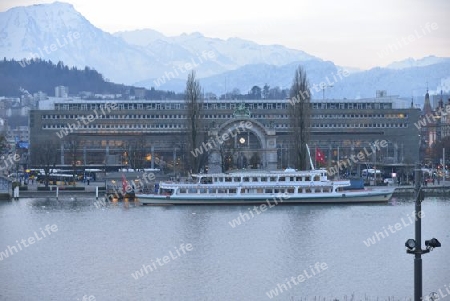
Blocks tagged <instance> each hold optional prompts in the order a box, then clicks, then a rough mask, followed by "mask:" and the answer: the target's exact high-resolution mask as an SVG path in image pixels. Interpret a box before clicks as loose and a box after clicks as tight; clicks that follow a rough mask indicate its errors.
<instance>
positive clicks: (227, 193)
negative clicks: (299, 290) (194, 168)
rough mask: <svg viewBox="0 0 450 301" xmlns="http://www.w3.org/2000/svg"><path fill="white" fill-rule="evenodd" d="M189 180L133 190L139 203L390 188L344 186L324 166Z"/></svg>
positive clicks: (337, 199)
mask: <svg viewBox="0 0 450 301" xmlns="http://www.w3.org/2000/svg"><path fill="white" fill-rule="evenodd" d="M192 178H193V181H187V182H173V181H165V182H164V181H163V182H160V183H159V184H156V185H155V189H154V193H145V194H144V193H136V197H137V198H138V200H139V201H140V202H141V203H142V204H251V203H255V204H257V203H266V202H267V203H272V204H273V203H277V204H278V203H365V202H387V201H389V199H390V198H391V196H392V193H393V192H394V189H393V188H392V187H389V188H376V189H367V188H362V189H357V190H347V189H348V188H349V187H350V180H342V181H333V180H329V179H328V178H327V171H326V170H308V171H297V170H294V169H286V170H284V171H241V172H230V173H217V174H196V175H192Z"/></svg>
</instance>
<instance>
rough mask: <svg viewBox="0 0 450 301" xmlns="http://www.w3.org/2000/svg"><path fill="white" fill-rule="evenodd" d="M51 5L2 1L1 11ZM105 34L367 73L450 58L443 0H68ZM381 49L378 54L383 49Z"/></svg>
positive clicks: (449, 29) (445, 0)
mask: <svg viewBox="0 0 450 301" xmlns="http://www.w3.org/2000/svg"><path fill="white" fill-rule="evenodd" d="M51 2H53V1H45V0H42V1H33V0H0V11H5V10H7V9H9V8H11V7H14V6H19V5H30V4H36V3H51ZM65 2H69V3H71V4H73V6H74V7H75V9H76V10H77V11H79V12H80V13H81V14H82V15H83V16H85V17H86V18H87V19H88V20H89V21H90V22H91V23H92V24H93V25H95V26H97V27H99V28H101V29H102V30H104V31H107V32H111V33H113V32H116V31H124V30H134V29H143V28H151V29H154V30H157V31H160V32H162V33H163V34H165V35H168V36H173V35H179V34H181V33H183V32H186V33H191V32H196V31H197V32H200V33H202V34H203V35H205V36H208V37H216V38H222V39H226V38H229V37H240V38H243V39H248V40H252V41H255V42H257V43H260V44H281V45H284V46H286V47H289V48H294V49H300V50H303V51H306V52H307V53H309V54H311V55H314V56H317V57H320V58H322V59H324V60H331V61H333V62H334V63H336V64H337V65H340V66H346V67H357V68H361V69H369V68H372V67H375V66H385V65H387V64H389V63H391V62H393V61H398V60H403V59H405V58H408V57H413V58H415V59H418V58H422V57H424V56H428V55H436V56H446V57H450V26H449V25H450V21H449V19H450V18H449V12H450V1H449V0H430V1H423V0H372V1H361V0H340V1H333V0H308V1H305V0H295V1H293V0H276V1H272V3H271V5H268V4H264V3H262V2H260V1H245V0H226V1H211V0H209V1H206V0H188V1H186V0H182V1H179V0H177V1H170V0H161V1H148V2H147V1H145V0H144V1H143V0H127V1H114V0H113V1H111V0H69V1H65ZM383 50H384V51H383Z"/></svg>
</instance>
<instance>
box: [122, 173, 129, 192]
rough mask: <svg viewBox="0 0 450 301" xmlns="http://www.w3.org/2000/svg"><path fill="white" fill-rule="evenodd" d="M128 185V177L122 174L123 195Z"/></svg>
mask: <svg viewBox="0 0 450 301" xmlns="http://www.w3.org/2000/svg"><path fill="white" fill-rule="evenodd" d="M127 186H128V182H127V179H126V178H125V175H124V174H122V194H123V195H125V193H126V191H127Z"/></svg>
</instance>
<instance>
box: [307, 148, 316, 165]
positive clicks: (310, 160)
mask: <svg viewBox="0 0 450 301" xmlns="http://www.w3.org/2000/svg"><path fill="white" fill-rule="evenodd" d="M306 149H307V150H308V157H309V163H310V164H311V170H315V168H314V164H313V162H312V159H311V152H310V151H309V146H308V143H306Z"/></svg>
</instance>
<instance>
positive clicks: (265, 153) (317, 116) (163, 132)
mask: <svg viewBox="0 0 450 301" xmlns="http://www.w3.org/2000/svg"><path fill="white" fill-rule="evenodd" d="M110 104H114V106H116V107H117V109H114V110H110V111H108V112H107V110H106V108H107V107H111V106H110ZM288 105H289V103H288V100H286V99H282V100H264V99H263V100H261V99H258V100H246V101H245V103H244V104H243V103H242V101H240V100H216V99H208V100H205V101H204V103H203V105H202V106H203V107H202V113H201V114H202V118H203V120H204V121H205V126H204V130H205V133H207V134H208V135H209V138H210V139H212V138H213V137H217V136H216V135H219V136H220V135H223V133H226V132H228V133H230V134H231V133H233V134H235V136H233V137H232V139H231V137H230V139H229V140H228V141H227V142H226V143H224V144H223V145H216V146H218V147H214V149H213V150H209V153H210V156H209V165H210V168H212V166H213V165H214V166H215V169H217V167H218V166H222V167H223V169H225V170H228V169H233V168H270V169H272V168H286V167H288V166H290V164H291V161H292V157H291V155H292V154H290V151H289V150H290V141H291V139H290V136H289V135H290V126H289V119H288V118H289V117H288V112H287V108H288ZM241 106H244V107H245V111H246V112H247V113H245V114H242V112H241V113H239V108H240V107H241ZM311 109H312V110H311V143H310V148H311V152H312V154H311V155H312V157H313V158H314V151H315V150H316V149H320V150H321V151H322V152H323V153H325V157H326V162H325V165H327V166H330V165H333V164H336V163H337V162H338V161H341V160H346V159H348V158H350V156H351V155H352V154H355V155H356V154H358V153H359V152H360V151H363V150H364V149H366V150H367V149H370V147H371V145H372V146H373V145H374V143H376V141H377V140H378V141H381V140H386V142H387V146H386V147H384V148H383V149H380V150H377V151H374V152H371V154H370V156H366V157H365V159H364V162H359V163H360V164H378V165H382V164H385V165H389V164H391V165H395V164H413V163H414V162H416V161H418V159H419V130H418V129H417V128H416V126H414V124H415V123H416V122H417V121H418V118H419V116H420V109H417V108H411V107H407V108H405V107H404V104H403V103H401V104H400V103H399V102H398V99H397V98H395V97H378V98H370V99H358V100H327V99H325V100H313V101H312V103H311ZM185 110H186V105H185V103H184V101H182V100H142V101H133V102H130V101H127V100H109V101H107V100H80V99H76V100H75V99H74V100H71V99H56V98H51V99H49V100H45V101H40V103H39V109H37V110H32V111H31V112H30V131H31V132H30V137H31V141H30V151H31V158H32V160H33V153H34V152H38V151H39V147H40V145H42V144H44V143H46V141H48V139H49V138H52V139H54V140H55V141H56V142H57V143H58V162H57V163H58V164H61V165H73V164H76V165H89V164H91V165H100V166H105V167H110V168H118V167H124V166H126V167H131V168H146V167H156V166H157V167H160V168H163V169H168V170H171V171H182V170H184V167H185V166H184V165H185V162H186V156H188V155H192V154H190V153H189V151H188V150H187V147H186V145H187V144H186V139H185V137H186V131H187V128H186V115H185V114H186V113H185ZM89 115H91V117H93V118H91V120H90V121H88V118H89ZM245 122H249V124H251V128H249V129H245V130H244V129H243V128H239V127H238V126H239V124H243V123H245ZM75 140H76V149H74V148H73V147H72V148H71V147H69V145H72V146H73V143H71V141H72V142H73V141H75ZM221 146H224V147H225V146H226V149H221V148H220V147H221ZM205 147H206V148H208V145H207V144H206V145H205ZM222 151H223V152H222ZM32 162H33V161H32ZM323 165H324V164H322V166H323Z"/></svg>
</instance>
